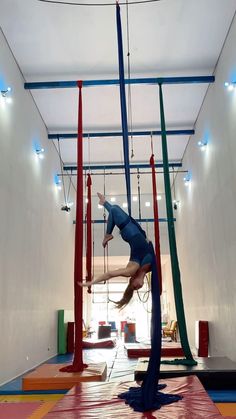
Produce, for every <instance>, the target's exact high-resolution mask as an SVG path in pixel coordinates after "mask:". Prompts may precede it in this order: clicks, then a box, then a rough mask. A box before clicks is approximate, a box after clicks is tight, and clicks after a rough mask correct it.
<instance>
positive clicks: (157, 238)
mask: <svg viewBox="0 0 236 419" xmlns="http://www.w3.org/2000/svg"><path fill="white" fill-rule="evenodd" d="M152 151H153V147H152ZM150 166H151V168H152V194H153V198H152V201H153V213H154V235H155V253H156V259H157V271H158V279H159V287H160V295H161V294H162V272H161V250H160V230H159V221H158V220H159V214H158V205H157V186H156V172H155V160H154V154H152V155H151V157H150Z"/></svg>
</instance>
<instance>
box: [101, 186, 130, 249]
mask: <svg viewBox="0 0 236 419" xmlns="http://www.w3.org/2000/svg"><path fill="white" fill-rule="evenodd" d="M97 195H98V197H99V204H100V205H103V206H104V208H106V210H107V211H108V213H109V215H108V220H107V228H106V235H105V237H104V240H103V243H102V244H103V247H105V246H106V244H107V242H108V241H109V240H111V239H113V236H112V232H113V230H114V227H115V226H117V227H118V228H119V226H120V225H122V224H123V223H125V222H126V221H128V220H129V216H128V214H126V212H124V211H123V210H122V209H121V208H120V207H119V206H118V205H111V204H110V203H109V202H107V201H106V198H105V196H104V195H102V194H100V193H99V192H98V193H97Z"/></svg>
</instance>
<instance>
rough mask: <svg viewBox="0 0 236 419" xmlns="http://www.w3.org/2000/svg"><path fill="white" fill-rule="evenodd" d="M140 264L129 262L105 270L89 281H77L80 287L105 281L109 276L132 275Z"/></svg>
mask: <svg viewBox="0 0 236 419" xmlns="http://www.w3.org/2000/svg"><path fill="white" fill-rule="evenodd" d="M139 267H140V265H139V264H138V263H137V262H131V261H130V262H129V263H128V265H127V266H126V267H125V268H121V269H116V270H115V271H110V272H106V273H104V274H102V275H100V276H98V277H97V278H96V279H93V280H92V281H90V282H78V284H79V285H80V286H81V287H88V286H90V285H94V284H98V283H99V282H103V281H107V280H108V279H110V278H116V277H117V276H125V277H129V276H134V275H135V273H136V272H137V271H138V269H139Z"/></svg>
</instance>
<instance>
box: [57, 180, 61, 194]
mask: <svg viewBox="0 0 236 419" xmlns="http://www.w3.org/2000/svg"><path fill="white" fill-rule="evenodd" d="M56 188H57V189H58V190H59V191H61V189H62V187H61V179H58V181H57V182H56Z"/></svg>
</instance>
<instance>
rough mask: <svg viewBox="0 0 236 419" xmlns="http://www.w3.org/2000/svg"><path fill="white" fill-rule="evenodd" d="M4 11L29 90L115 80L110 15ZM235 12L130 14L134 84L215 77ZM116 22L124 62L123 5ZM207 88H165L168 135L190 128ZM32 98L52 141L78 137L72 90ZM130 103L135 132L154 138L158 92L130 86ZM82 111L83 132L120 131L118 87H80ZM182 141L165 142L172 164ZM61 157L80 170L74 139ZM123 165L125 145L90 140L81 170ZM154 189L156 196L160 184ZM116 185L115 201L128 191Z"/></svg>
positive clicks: (165, 1) (175, 9)
mask: <svg viewBox="0 0 236 419" xmlns="http://www.w3.org/2000/svg"><path fill="white" fill-rule="evenodd" d="M71 2H73V0H71ZM74 2H75V0H74ZM80 2H82V3H86V2H88V0H84V1H83V0H80ZM93 2H94V3H99V0H93ZM104 2H106V1H105V0H104ZM109 2H110V0H107V3H109ZM90 3H91V2H90ZM0 8H1V11H0V24H1V27H2V30H3V32H4V34H5V36H6V38H7V41H8V43H9V45H10V47H11V49H12V51H13V54H14V56H15V58H16V60H17V62H18V64H19V66H20V69H21V71H22V73H23V75H24V77H25V79H26V81H45V80H46V81H49V80H77V79H82V80H93V79H108V78H118V59H117V39H116V20H115V6H114V7H113V6H112V7H111V6H106V7H101V6H94V7H89V6H69V5H57V4H48V3H43V2H40V1H38V0H0ZM235 10H236V0H227V1H226V0H161V1H159V2H155V3H146V4H137V5H130V6H129V36H130V62H131V77H132V78H134V77H138V76H139V77H151V76H156V77H161V76H164V75H165V76H176V75H181V76H190V75H191V76H193V75H211V74H212V73H213V71H214V67H215V65H216V62H217V60H218V57H219V54H220V51H221V49H222V46H223V43H224V40H225V37H226V35H227V32H228V30H229V27H230V23H231V21H232V18H233V16H234V13H235ZM121 17H122V26H123V44H124V54H125V60H126V54H127V33H126V17H127V14H126V7H125V6H121ZM126 67H127V62H126ZM207 87H208V85H207V84H196V85H171V86H170V85H168V86H164V99H165V111H166V125H167V128H168V129H174V128H193V127H194V123H195V121H196V118H197V115H198V112H199V109H200V107H201V104H202V101H203V98H204V95H205V93H206V89H207ZM32 94H33V96H34V99H35V101H36V104H37V106H38V108H39V111H40V113H41V115H42V117H43V119H44V121H45V124H46V126H47V128H48V130H49V132H75V131H76V129H77V126H76V125H77V94H78V93H77V89H60V90H58V89H54V90H33V91H32ZM131 94H132V118H133V129H134V130H154V129H159V128H160V117H159V104H158V89H157V86H154V85H132V86H131ZM83 110H84V114H83V124H84V131H85V132H94V131H121V118H120V106H119V89H118V87H116V86H103V87H89V88H86V87H85V88H84V89H83ZM188 139H189V138H188V136H173V137H169V138H168V148H169V158H170V160H181V158H182V156H183V153H184V150H185V147H186V144H187V142H188ZM89 149H90V152H88V150H89ZM154 150H155V155H156V159H157V160H161V159H162V152H161V143H160V138H159V137H154ZM61 151H62V159H63V161H64V162H65V163H76V144H75V140H73V139H67V140H61ZM134 152H135V156H134V158H133V160H132V162H134V163H137V162H147V161H148V160H149V157H150V154H151V148H150V138H145V137H140V138H135V139H134ZM122 160H123V155H122V139H121V138H106V139H101V138H97V139H91V140H90V147H88V142H87V141H84V161H85V162H86V163H87V162H88V161H90V163H91V164H92V163H93V162H94V163H103V164H104V163H110V164H113V163H114V164H115V163H121V162H122ZM113 178H115V176H114V177H113ZM159 183H160V188H162V181H161V180H160V182H159ZM115 184H116V188H117V190H116V188H114V183H113V188H112V190H113V191H114V193H115V192H117V193H120V194H121V193H123V192H124V190H123V187H124V182H123V181H122V182H120V180H119V176H116V182H115ZM148 184H150V185H151V182H150V181H149V182H148ZM121 185H122V187H121Z"/></svg>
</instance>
